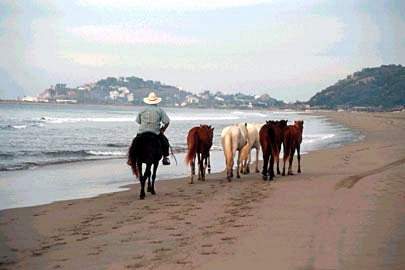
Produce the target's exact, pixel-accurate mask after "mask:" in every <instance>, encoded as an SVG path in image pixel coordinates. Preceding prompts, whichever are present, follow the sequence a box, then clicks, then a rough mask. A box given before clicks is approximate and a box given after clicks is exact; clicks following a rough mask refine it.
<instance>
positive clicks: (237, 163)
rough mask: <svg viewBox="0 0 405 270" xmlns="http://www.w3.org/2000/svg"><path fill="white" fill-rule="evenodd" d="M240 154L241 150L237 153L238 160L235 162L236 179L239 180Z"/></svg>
mask: <svg viewBox="0 0 405 270" xmlns="http://www.w3.org/2000/svg"><path fill="white" fill-rule="evenodd" d="M240 152H241V150H239V151H238V159H237V160H236V178H240V174H239V166H240Z"/></svg>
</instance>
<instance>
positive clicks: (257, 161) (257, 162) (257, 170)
mask: <svg viewBox="0 0 405 270" xmlns="http://www.w3.org/2000/svg"><path fill="white" fill-rule="evenodd" d="M255 171H256V173H259V172H260V171H259V149H258V148H256V167H255Z"/></svg>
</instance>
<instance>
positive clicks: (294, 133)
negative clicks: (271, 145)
mask: <svg viewBox="0 0 405 270" xmlns="http://www.w3.org/2000/svg"><path fill="white" fill-rule="evenodd" d="M303 130H304V121H302V120H298V121H295V122H294V125H289V126H286V127H285V128H284V129H283V148H284V158H283V160H284V166H283V175H285V162H286V161H287V159H289V165H288V174H289V175H292V174H293V172H292V162H293V158H294V153H295V149H297V156H298V173H301V153H300V148H301V142H302V132H303Z"/></svg>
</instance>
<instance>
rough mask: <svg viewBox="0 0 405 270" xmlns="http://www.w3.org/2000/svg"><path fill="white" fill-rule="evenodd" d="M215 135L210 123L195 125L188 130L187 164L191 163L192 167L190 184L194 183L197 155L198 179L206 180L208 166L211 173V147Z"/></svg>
mask: <svg viewBox="0 0 405 270" xmlns="http://www.w3.org/2000/svg"><path fill="white" fill-rule="evenodd" d="M213 137H214V128H213V127H211V126H208V125H200V126H199V127H193V128H192V129H190V130H189V132H188V135H187V146H188V152H187V155H186V164H190V167H191V174H190V181H189V183H190V184H194V180H193V175H194V174H195V158H196V156H197V159H198V180H202V181H205V169H206V168H207V166H208V173H211V162H210V149H211V146H212V138H213Z"/></svg>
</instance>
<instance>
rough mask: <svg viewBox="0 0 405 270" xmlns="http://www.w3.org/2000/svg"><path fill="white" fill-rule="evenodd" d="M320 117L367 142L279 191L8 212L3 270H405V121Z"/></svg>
mask: <svg viewBox="0 0 405 270" xmlns="http://www.w3.org/2000/svg"><path fill="white" fill-rule="evenodd" d="M314 114H317V115H321V116H325V117H327V118H328V119H329V120H331V121H334V122H336V123H339V124H341V125H344V126H346V127H348V128H350V129H352V131H353V132H355V133H359V134H361V135H363V136H364V139H363V140H361V141H358V142H353V143H350V144H346V145H343V146H340V147H336V148H330V149H323V150H317V151H311V152H309V153H308V154H306V155H303V156H302V160H301V165H302V174H296V175H292V176H286V177H281V176H278V177H276V178H275V180H274V181H271V182H269V181H263V180H262V178H261V175H260V174H252V173H251V174H250V175H242V178H240V179H236V178H235V179H233V181H232V182H227V181H226V179H225V174H224V172H219V173H214V174H211V175H208V176H207V179H206V181H205V182H201V181H196V184H194V185H189V184H188V179H187V178H181V179H175V180H170V181H159V182H157V184H156V191H157V195H156V196H152V195H149V194H147V197H146V199H145V200H142V201H141V200H139V199H138V198H139V185H138V184H132V185H129V186H128V188H129V189H128V190H126V191H120V192H115V193H107V194H103V195H100V196H97V197H94V198H86V199H77V200H68V201H59V202H55V203H51V204H46V205H41V206H33V207H23V208H15V209H7V210H2V211H1V212H0V269H404V268H405V258H404V256H403V254H404V253H405V208H404V207H403V206H404V205H405V204H404V203H405V177H404V175H405V165H404V163H405V136H404V135H405V132H404V129H405V114H404V113H354V112H316V113H314ZM304 134H305V124H304ZM304 143H305V141H304ZM223 166H224V165H223ZM293 166H294V172H296V168H297V160H296V158H295V159H294V164H293ZM251 171H252V170H251Z"/></svg>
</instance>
